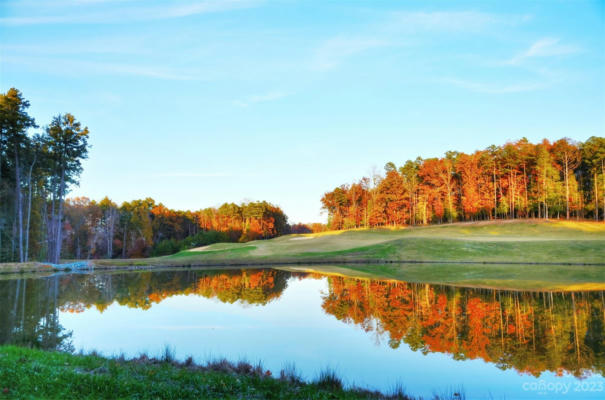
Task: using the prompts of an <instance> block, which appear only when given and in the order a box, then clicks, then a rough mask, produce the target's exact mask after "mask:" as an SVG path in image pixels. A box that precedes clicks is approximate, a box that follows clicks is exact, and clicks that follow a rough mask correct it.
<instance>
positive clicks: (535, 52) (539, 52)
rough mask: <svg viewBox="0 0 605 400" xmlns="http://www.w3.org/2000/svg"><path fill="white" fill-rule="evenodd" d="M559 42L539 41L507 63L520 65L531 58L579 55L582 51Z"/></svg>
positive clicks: (551, 40) (550, 39) (553, 39)
mask: <svg viewBox="0 0 605 400" xmlns="http://www.w3.org/2000/svg"><path fill="white" fill-rule="evenodd" d="M559 42H560V40H559V39H556V38H543V39H540V40H537V41H536V42H534V43H533V44H532V45H531V46H530V47H529V48H528V49H527V50H524V51H522V52H520V53H518V54H516V55H515V56H514V57H513V58H511V59H510V60H508V61H507V62H506V63H507V64H511V65H518V64H521V63H522V62H523V61H525V60H527V59H529V58H534V57H553V56H564V55H568V54H574V53H577V52H578V51H579V50H580V49H579V48H578V47H576V46H571V45H565V44H560V43H559Z"/></svg>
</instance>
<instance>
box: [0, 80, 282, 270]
mask: <svg viewBox="0 0 605 400" xmlns="http://www.w3.org/2000/svg"><path fill="white" fill-rule="evenodd" d="M29 106H30V104H29V102H28V101H27V100H25V99H24V97H23V95H22V93H21V92H20V91H19V90H17V89H14V88H11V89H10V90H8V91H7V92H6V93H0V262H7V261H19V262H24V261H29V260H38V261H43V260H45V261H49V262H53V263H57V262H59V259H60V258H77V259H82V258H86V259H88V258H100V257H103V258H105V257H107V258H111V257H144V256H149V255H164V254H170V253H174V252H177V251H179V250H181V249H184V248H189V247H196V246H202V245H206V244H211V243H216V242H227V241H248V240H254V239H266V238H271V237H275V236H278V235H281V234H284V233H287V232H288V231H289V226H288V222H287V217H286V215H285V214H284V213H283V211H282V210H281V209H280V208H279V207H276V206H274V205H272V204H269V203H267V202H265V201H261V202H250V203H245V204H241V205H237V204H233V203H225V204H223V205H222V206H221V207H219V208H218V209H215V208H207V209H204V210H201V211H196V212H191V211H177V210H171V209H168V208H166V207H164V206H163V205H162V204H161V203H160V204H156V202H155V201H154V200H153V199H150V198H146V199H142V200H133V201H131V202H124V203H122V205H120V206H118V205H117V204H116V203H114V202H112V201H111V200H110V199H109V198H105V199H103V200H101V201H99V202H95V201H90V200H89V199H87V198H74V199H68V200H65V198H66V195H67V193H68V192H69V190H70V187H72V186H73V185H75V184H77V183H78V178H79V176H80V174H81V172H82V164H81V161H82V160H83V159H85V158H86V157H87V155H88V149H89V145H88V137H89V132H88V128H86V127H82V125H81V123H80V122H78V121H77V120H76V119H75V117H74V116H73V115H71V114H59V115H57V116H56V117H54V118H53V119H52V121H51V122H50V124H49V125H47V126H45V127H44V128H42V129H41V130H40V132H38V133H34V134H32V132H31V130H35V129H37V128H39V126H38V125H37V124H36V121H35V120H34V118H32V117H31V116H30V115H29V114H28V113H27V111H28V108H29Z"/></svg>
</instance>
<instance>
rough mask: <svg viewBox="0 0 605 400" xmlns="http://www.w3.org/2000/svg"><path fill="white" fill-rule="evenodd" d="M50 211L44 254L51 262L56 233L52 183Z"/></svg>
mask: <svg viewBox="0 0 605 400" xmlns="http://www.w3.org/2000/svg"><path fill="white" fill-rule="evenodd" d="M51 198H52V200H51V213H50V219H49V223H48V229H47V235H48V241H47V243H48V249H47V254H46V258H47V260H48V261H50V262H53V261H54V259H55V256H54V253H55V240H56V237H55V233H56V229H55V215H56V202H57V190H56V187H55V184H54V183H53V187H52V195H51Z"/></svg>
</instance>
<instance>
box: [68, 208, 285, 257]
mask: <svg viewBox="0 0 605 400" xmlns="http://www.w3.org/2000/svg"><path fill="white" fill-rule="evenodd" d="M64 229H65V233H66V238H65V243H64V251H63V257H65V258H76V259H83V258H85V259H90V258H116V257H122V258H127V257H147V256H150V255H151V256H160V255H166V254H172V253H176V252H178V251H180V250H183V249H187V248H192V247H198V246H204V245H207V244H212V243H218V242H238V241H239V242H246V241H249V240H256V239H268V238H272V237H275V236H279V235H282V234H285V233H287V232H288V231H289V226H288V221H287V217H286V215H285V214H284V213H283V211H282V210H281V209H280V208H279V207H276V206H274V205H272V204H269V203H267V202H266V201H259V202H249V203H243V204H241V205H237V204H233V203H225V204H223V205H222V206H220V207H219V208H206V209H203V210H200V211H180V210H172V209H169V208H167V207H165V206H164V205H163V204H162V203H159V204H156V202H155V200H153V199H151V198H146V199H143V200H133V201H130V202H124V203H122V204H121V205H120V206H118V205H117V204H116V203H114V202H113V201H111V200H110V199H109V198H107V197H106V198H104V199H103V200H101V201H99V202H96V201H94V200H93V201H91V200H89V199H88V198H85V197H78V198H73V199H68V200H67V201H66V202H65V218H64Z"/></svg>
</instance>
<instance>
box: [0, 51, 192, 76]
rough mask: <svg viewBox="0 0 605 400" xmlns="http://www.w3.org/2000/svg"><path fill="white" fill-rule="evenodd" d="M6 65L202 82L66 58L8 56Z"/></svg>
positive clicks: (154, 69)
mask: <svg viewBox="0 0 605 400" xmlns="http://www.w3.org/2000/svg"><path fill="white" fill-rule="evenodd" d="M2 61H3V62H4V63H6V64H14V65H18V66H20V67H27V68H29V69H34V70H40V71H42V72H44V73H51V74H55V75H65V74H67V75H69V76H71V77H74V76H76V75H80V76H83V75H87V74H95V75H122V76H136V77H143V78H154V79H162V80H172V81H201V80H203V79H202V78H201V77H200V76H198V75H197V74H195V73H192V72H191V71H181V70H177V69H173V68H170V67H161V66H148V65H138V64H128V63H115V62H114V63H111V62H98V61H81V60H69V59H65V58H60V59H57V58H41V57H27V56H7V57H4V58H3V59H2Z"/></svg>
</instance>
